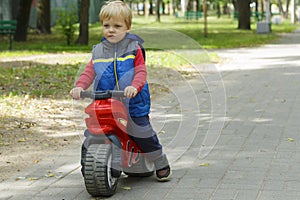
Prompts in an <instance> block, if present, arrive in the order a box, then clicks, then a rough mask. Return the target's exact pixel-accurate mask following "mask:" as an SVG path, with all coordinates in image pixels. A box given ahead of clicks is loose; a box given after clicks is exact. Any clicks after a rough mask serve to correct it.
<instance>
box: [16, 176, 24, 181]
mask: <svg viewBox="0 0 300 200" xmlns="http://www.w3.org/2000/svg"><path fill="white" fill-rule="evenodd" d="M25 179H26V177H25V176H19V177H17V178H16V181H18V180H25Z"/></svg>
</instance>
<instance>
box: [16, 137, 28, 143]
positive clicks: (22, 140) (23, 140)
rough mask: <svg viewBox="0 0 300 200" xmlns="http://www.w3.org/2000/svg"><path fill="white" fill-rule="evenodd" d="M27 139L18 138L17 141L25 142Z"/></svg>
mask: <svg viewBox="0 0 300 200" xmlns="http://www.w3.org/2000/svg"><path fill="white" fill-rule="evenodd" d="M26 141H27V140H26V138H20V139H19V140H18V142H26Z"/></svg>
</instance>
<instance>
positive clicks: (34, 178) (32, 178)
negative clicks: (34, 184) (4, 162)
mask: <svg viewBox="0 0 300 200" xmlns="http://www.w3.org/2000/svg"><path fill="white" fill-rule="evenodd" d="M28 180H30V181H36V180H39V178H38V177H30V178H28Z"/></svg>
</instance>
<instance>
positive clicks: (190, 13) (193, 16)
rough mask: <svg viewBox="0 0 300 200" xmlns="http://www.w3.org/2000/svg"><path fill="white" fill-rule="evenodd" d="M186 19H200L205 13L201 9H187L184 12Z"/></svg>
mask: <svg viewBox="0 0 300 200" xmlns="http://www.w3.org/2000/svg"><path fill="white" fill-rule="evenodd" d="M184 16H185V19H199V18H201V17H202V16H203V13H202V12H200V11H196V12H195V11H187V12H185V13H184Z"/></svg>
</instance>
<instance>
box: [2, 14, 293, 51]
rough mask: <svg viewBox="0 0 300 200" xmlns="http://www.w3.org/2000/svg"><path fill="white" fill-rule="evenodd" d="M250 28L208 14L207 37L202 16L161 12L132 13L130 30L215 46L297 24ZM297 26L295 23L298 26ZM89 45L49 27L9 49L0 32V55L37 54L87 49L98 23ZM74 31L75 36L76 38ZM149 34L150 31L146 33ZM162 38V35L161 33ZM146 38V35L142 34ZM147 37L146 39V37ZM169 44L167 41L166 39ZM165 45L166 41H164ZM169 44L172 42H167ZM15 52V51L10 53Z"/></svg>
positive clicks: (95, 36) (261, 40) (253, 42)
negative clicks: (190, 17)
mask: <svg viewBox="0 0 300 200" xmlns="http://www.w3.org/2000/svg"><path fill="white" fill-rule="evenodd" d="M251 27H252V30H249V31H248V30H238V29H237V21H236V20H233V19H232V18H228V17H223V18H220V19H217V18H215V17H209V18H208V37H204V36H203V35H204V34H203V29H204V27H203V19H200V20H185V19H183V18H174V17H170V16H162V17H161V23H157V22H155V17H154V16H150V17H149V18H145V17H141V16H134V18H133V25H132V29H133V30H141V29H149V28H150V29H153V30H155V32H153V33H152V38H154V39H155V38H159V37H157V36H159V35H160V33H161V30H165V31H166V30H169V31H178V32H180V33H181V34H183V35H185V36H188V37H189V38H190V39H192V40H194V41H195V42H197V43H198V44H199V45H200V46H201V47H202V48H204V49H218V48H236V47H249V46H257V45H262V44H266V43H269V42H272V41H274V40H275V39H277V38H278V37H279V36H278V34H280V33H284V32H291V31H293V30H295V29H296V28H297V26H294V25H291V24H290V23H289V21H284V23H283V24H281V25H272V33H271V34H256V24H255V22H253V23H252V25H251ZM298 27H299V26H298ZM89 34H90V35H89V45H75V44H73V45H70V46H67V45H66V41H65V38H64V37H63V35H62V34H61V32H60V31H59V28H57V27H54V28H52V34H50V35H42V34H38V33H37V32H36V31H33V30H31V31H29V34H28V40H27V41H26V42H13V50H14V51H13V52H8V53H7V49H8V37H6V36H5V37H3V36H0V40H2V42H1V43H0V57H7V56H14V55H16V54H17V55H22V54H39V53H44V52H90V51H91V49H92V46H93V44H96V43H98V42H99V41H100V39H101V34H102V33H101V26H100V24H99V23H96V24H92V25H90V30H89ZM77 35H78V32H77V33H76V36H75V38H77ZM149 36H150V37H151V35H149ZM161 38H162V39H163V38H166V37H164V36H162V37H161ZM146 39H147V38H146ZM146 41H147V40H146ZM169 45H170V43H169ZM165 46H167V44H166V45H165ZM171 47H172V46H171ZM14 52H16V53H14Z"/></svg>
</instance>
